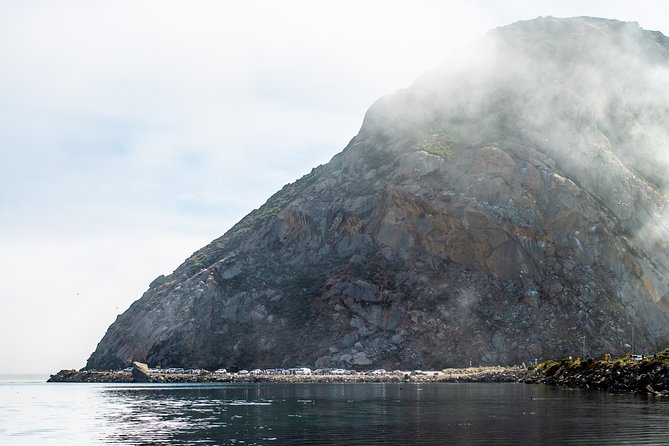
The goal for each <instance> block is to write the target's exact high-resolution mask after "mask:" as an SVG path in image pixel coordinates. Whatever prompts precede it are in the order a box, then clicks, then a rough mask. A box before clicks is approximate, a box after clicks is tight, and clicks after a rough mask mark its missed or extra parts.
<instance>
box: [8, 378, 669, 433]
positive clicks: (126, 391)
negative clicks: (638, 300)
mask: <svg viewBox="0 0 669 446" xmlns="http://www.w3.org/2000/svg"><path fill="white" fill-rule="evenodd" d="M41 444H44V445H46V444H48V445H97V444H123V445H186V444H187V445H377V444H378V445H380V444H388V445H413V444H415V445H440V444H443V445H459V444H466V445H475V444H488V445H490V444H515V445H534V444H549V445H550V444H587V445H616V444H631V445H640V444H653V445H656V444H669V400H668V399H661V398H652V397H646V396H638V395H611V394H608V393H606V392H601V391H584V390H565V389H560V388H556V387H548V386H542V385H526V384H437V383H434V384H405V383H402V384H382V383H379V384H369V383H366V384H217V385H210V384H178V385H174V384H172V385H160V384H158V385H156V384H153V385H147V384H47V383H43V382H35V381H31V382H28V381H5V382H0V445H3V446H5V445H41Z"/></svg>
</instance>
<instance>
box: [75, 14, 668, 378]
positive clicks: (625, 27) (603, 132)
mask: <svg viewBox="0 0 669 446" xmlns="http://www.w3.org/2000/svg"><path fill="white" fill-rule="evenodd" d="M668 134H669V39H667V38H666V37H665V36H664V35H662V34H661V33H659V32H651V31H646V30H643V29H641V28H640V27H639V26H638V25H637V24H635V23H623V22H618V21H612V20H603V19H594V18H572V19H556V18H550V17H549V18H539V19H536V20H531V21H527V22H519V23H516V24H513V25H510V26H507V27H503V28H499V29H496V30H493V31H491V32H490V33H488V34H487V35H486V36H484V37H483V38H482V39H481V40H480V41H479V42H477V43H475V44H473V45H470V46H469V47H467V48H464V49H463V50H462V52H461V53H459V54H457V55H454V56H453V58H452V60H451V62H449V63H448V64H446V65H445V66H443V67H441V68H439V69H437V70H434V71H432V72H429V73H427V74H426V75H424V76H422V77H421V78H420V79H418V80H417V81H416V82H415V83H414V84H413V85H412V86H410V87H409V88H407V89H405V90H400V91H398V92H397V93H396V94H393V95H390V96H387V97H384V98H382V99H380V100H379V101H378V102H376V103H375V104H374V105H373V106H372V107H371V108H370V110H369V111H368V113H367V115H366V116H365V118H364V121H363V124H362V128H361V129H360V132H359V133H358V134H357V135H356V136H355V137H354V138H353V139H352V140H351V142H350V143H349V144H348V145H347V146H346V148H345V149H344V150H343V152H341V153H339V154H338V155H336V156H335V157H334V158H333V159H332V160H331V161H330V162H329V163H327V164H326V165H322V166H319V167H317V168H315V169H314V170H313V171H312V172H311V173H309V174H308V175H306V176H304V177H303V178H301V179H299V180H298V181H296V182H295V183H292V184H289V185H286V186H285V187H284V188H283V189H281V190H280V191H279V192H277V193H276V194H275V195H274V196H272V197H271V198H270V199H269V200H268V201H267V202H266V203H265V204H264V205H263V206H262V207H260V208H259V209H257V210H255V211H253V212H251V213H250V214H249V215H247V216H246V217H245V218H244V219H242V220H241V221H240V222H239V223H237V224H236V225H235V226H234V227H233V228H232V229H230V230H229V231H228V232H227V233H225V235H223V236H222V237H220V238H219V239H217V240H214V241H213V242H212V243H211V244H209V245H208V246H206V247H204V248H202V249H200V250H199V251H197V252H196V253H194V254H193V255H192V256H191V257H190V258H189V259H187V260H186V261H185V262H184V263H183V264H182V265H181V266H179V267H178V268H177V269H176V270H175V271H174V272H173V273H172V274H170V275H169V276H167V277H163V276H161V277H160V278H158V279H156V280H155V281H153V283H151V285H150V287H149V290H148V291H147V292H146V293H145V294H144V295H143V296H142V297H141V299H139V300H137V301H136V302H135V303H133V304H132V306H131V307H130V308H129V309H128V310H127V311H126V312H125V313H123V314H122V315H120V316H119V317H118V318H117V320H116V321H115V322H114V323H113V324H112V325H111V326H110V327H109V329H108V331H107V333H106V335H105V336H104V338H103V339H102V340H101V341H100V343H99V345H98V347H97V349H96V350H95V352H94V353H93V354H92V355H91V357H90V359H89V360H88V364H87V367H88V368H90V369H107V368H117V367H121V366H127V365H128V364H130V363H131V361H141V362H145V363H148V364H151V365H155V364H161V365H162V366H164V367H167V366H171V367H176V366H183V367H203V368H207V369H209V370H214V369H216V368H218V367H226V368H230V367H233V366H238V367H269V366H276V367H280V366H296V365H300V366H319V367H327V366H332V367H349V368H352V367H357V368H361V367H362V368H368V367H381V366H383V367H386V368H401V367H415V368H437V367H439V368H442V367H446V366H463V365H468V364H469V363H470V361H472V362H473V363H474V364H509V363H520V362H522V361H525V362H527V361H531V360H533V359H534V358H540V359H541V358H544V357H560V356H563V355H565V356H566V355H574V356H578V355H582V354H585V355H588V356H590V355H593V356H594V355H601V354H603V353H604V352H609V353H611V354H622V353H624V352H626V351H630V350H631V349H632V346H634V347H635V348H636V349H637V350H639V351H641V352H643V351H657V350H659V349H661V348H662V347H663V346H664V345H666V343H667V341H669V324H668V323H667V322H668V316H667V315H668V313H667V309H668V307H667V305H668V304H669V294H668V292H669V275H668V273H669V256H668V255H669V249H668V248H669V246H668V244H667V226H666V224H665V220H666V215H665V212H666V211H667V208H666V207H665V206H666V204H667V195H666V193H665V190H666V187H667V185H668V184H667V178H668V177H667V176H666V170H667V165H668V161H669V157H668V155H669V150H668V149H669V136H668Z"/></svg>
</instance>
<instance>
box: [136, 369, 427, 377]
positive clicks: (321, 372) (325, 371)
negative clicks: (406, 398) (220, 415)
mask: <svg viewBox="0 0 669 446" xmlns="http://www.w3.org/2000/svg"><path fill="white" fill-rule="evenodd" d="M123 370H124V371H127V372H130V371H132V367H128V368H126V369H123ZM149 372H152V373H163V374H188V375H204V374H209V373H212V372H210V371H208V370H205V369H185V368H182V367H170V368H149ZM213 373H215V374H219V375H222V374H227V373H235V374H237V375H358V374H362V375H386V374H389V373H390V374H394V375H401V374H404V373H406V372H403V371H401V370H393V371H392V372H387V371H386V370H385V369H375V370H368V371H365V372H357V371H355V370H350V369H339V368H320V369H313V370H312V369H310V368H309V367H294V368H290V369H281V368H273V369H253V370H245V369H244V370H239V371H237V372H233V371H230V372H229V371H228V370H227V369H217V370H215V371H214V372H213ZM412 373H414V374H422V372H421V371H420V370H415V371H414V372H412Z"/></svg>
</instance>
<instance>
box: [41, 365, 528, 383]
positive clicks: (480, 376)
mask: <svg viewBox="0 0 669 446" xmlns="http://www.w3.org/2000/svg"><path fill="white" fill-rule="evenodd" d="M527 376H528V371H527V369H525V368H521V367H470V368H457V369H444V370H440V371H430V372H419V373H416V372H408V371H407V372H401V373H397V372H395V373H380V374H368V373H356V374H351V375H331V374H310V375H270V374H238V373H211V372H205V373H201V374H184V373H181V374H166V373H151V372H148V373H147V371H146V370H145V369H144V370H143V368H142V367H133V369H132V371H93V370H81V371H77V370H61V371H60V372H58V373H56V374H55V375H51V377H50V378H49V380H48V382H51V383H63V382H67V383H136V382H145V383H249V382H252V383H331V382H342V383H372V382H451V383H458V382H461V383H464V382H524V381H525V379H527Z"/></svg>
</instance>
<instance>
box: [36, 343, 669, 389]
mask: <svg viewBox="0 0 669 446" xmlns="http://www.w3.org/2000/svg"><path fill="white" fill-rule="evenodd" d="M48 382H52V383H138V382H143V383H336V382H341V383H373V382H416V383H429V382H441V383H472V382H489V383H490V382H506V383H513V382H516V383H525V384H548V385H558V386H566V387H572V388H583V389H597V390H606V391H609V392H616V393H630V392H631V393H639V394H649V395H654V396H669V353H668V352H667V351H664V352H662V353H659V354H657V355H653V357H650V358H646V359H643V360H641V361H634V360H632V359H629V358H623V359H617V360H611V361H595V360H592V359H589V360H583V361H582V360H580V359H578V358H577V359H574V360H571V359H564V360H560V361H550V360H549V361H546V362H544V363H541V364H539V365H537V366H534V367H532V368H531V369H527V368H525V367H517V366H513V367H499V366H497V367H469V368H451V369H444V370H440V371H427V372H419V371H413V372H409V371H407V372H400V371H395V372H384V373H370V372H366V373H365V372H354V373H351V374H346V375H341V374H327V373H324V374H323V373H321V374H266V373H257V374H251V373H213V372H208V371H202V372H201V373H198V374H192V373H155V372H151V371H150V369H149V368H148V367H146V365H145V364H141V363H134V366H133V367H132V369H126V370H118V371H116V370H114V371H95V370H79V371H77V370H61V371H60V372H58V373H56V374H55V375H51V377H50V378H49V380H48Z"/></svg>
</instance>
